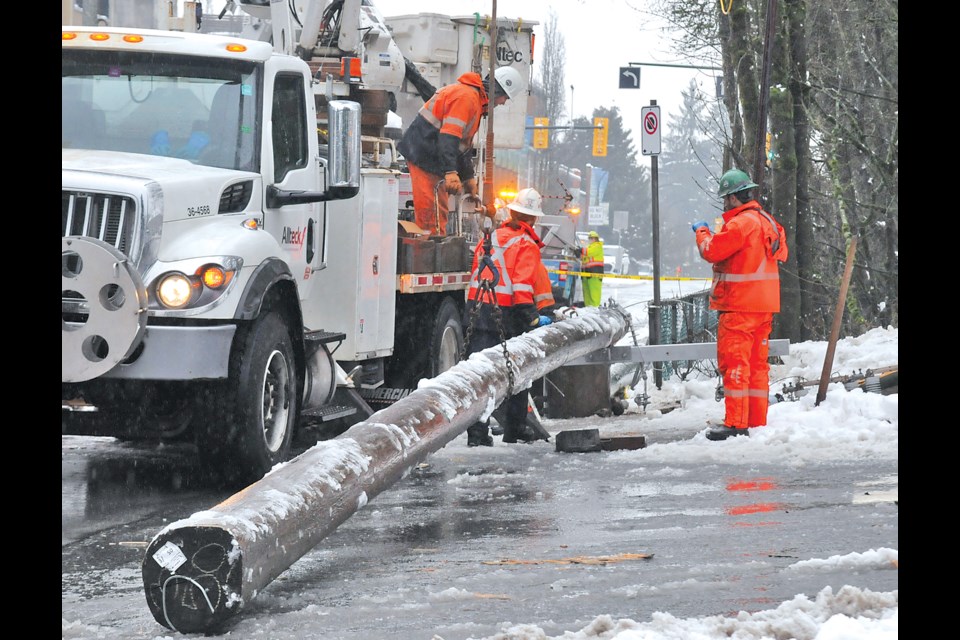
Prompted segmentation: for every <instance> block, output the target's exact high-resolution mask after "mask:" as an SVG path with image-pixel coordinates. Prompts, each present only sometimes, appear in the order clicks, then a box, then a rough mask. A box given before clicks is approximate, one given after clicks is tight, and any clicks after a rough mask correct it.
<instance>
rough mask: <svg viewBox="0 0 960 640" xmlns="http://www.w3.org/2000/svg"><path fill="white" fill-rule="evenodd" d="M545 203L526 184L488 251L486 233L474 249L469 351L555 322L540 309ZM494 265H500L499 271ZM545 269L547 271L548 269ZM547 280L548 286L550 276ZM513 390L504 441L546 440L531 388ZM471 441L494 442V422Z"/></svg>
mask: <svg viewBox="0 0 960 640" xmlns="http://www.w3.org/2000/svg"><path fill="white" fill-rule="evenodd" d="M542 203H543V198H542V197H541V196H540V194H539V193H538V192H537V190H536V189H521V190H520V192H519V193H518V194H517V197H516V198H515V199H514V200H513V202H511V203H510V204H508V205H507V208H508V209H509V211H510V220H508V221H506V222H504V223H503V224H501V225H500V226H499V227H498V228H497V229H494V230H493V231H492V232H491V233H490V254H489V256H488V255H487V248H486V247H485V238H481V239H480V241H479V242H478V243H477V246H476V248H475V249H474V254H473V271H472V276H471V280H470V289H469V291H468V292H467V308H466V313H465V318H464V323H465V326H467V327H468V335H469V336H470V343H469V344H468V345H467V352H468V353H469V354H473V353H477V352H478V351H483V350H484V349H487V348H489V347H493V346H497V345H499V344H501V342H502V341H503V340H508V339H510V338H514V337H516V336H519V335H521V334H523V333H524V332H525V331H529V330H531V329H535V328H537V327H543V326H546V325H548V324H551V323H552V321H553V320H552V317H551V316H549V315H543V314H540V313H539V312H538V311H537V304H536V301H535V293H536V291H538V290H541V288H542V286H543V285H542V284H540V285H537V284H536V283H537V279H538V276H539V274H540V273H541V269H543V262H542V260H541V258H540V248H541V247H542V246H543V243H542V242H541V241H540V237H539V236H538V235H537V233H536V231H535V230H534V229H533V224H534V223H535V222H536V219H537V218H539V217H541V216H542V215H543V209H542ZM491 265H492V267H493V268H494V269H496V272H497V273H496V275H494V273H493V270H492V269H491V268H490V266H491ZM542 273H543V275H546V270H544V271H543V272H542ZM547 280H548V282H547V286H548V287H549V278H548V279H547ZM482 281H487V282H489V283H491V284H492V285H493V287H492V289H487V288H484V287H483V286H482V284H483V283H482ZM498 312H499V313H498ZM498 315H499V320H498ZM501 329H502V333H501ZM514 391H515V393H514V394H513V395H512V396H510V397H509V398H507V399H506V400H505V401H504V403H503V404H504V409H505V411H504V422H505V423H506V424H504V425H503V441H504V442H507V443H513V442H518V441H522V442H533V441H535V440H539V439H542V436H541V434H538V433H536V432H535V431H534V430H533V429H532V428H531V427H530V426H529V425H527V424H526V418H527V396H528V395H529V394H528V392H527V390H526V389H524V390H521V391H518V390H514ZM467 445H468V446H471V447H476V446H486V447H489V446H492V445H493V438H492V437H490V433H489V421H487V420H483V421H480V422H476V423H474V424H473V425H471V426H470V427H469V428H468V429H467Z"/></svg>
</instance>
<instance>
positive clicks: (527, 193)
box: [507, 187, 543, 218]
mask: <svg viewBox="0 0 960 640" xmlns="http://www.w3.org/2000/svg"><path fill="white" fill-rule="evenodd" d="M507 208H508V209H513V210H514V211H518V212H520V213H525V214H527V215H528V216H535V217H537V218H539V217H540V216H542V215H543V196H541V195H540V194H539V193H538V192H537V190H536V189H534V188H532V187H527V188H526V189H520V192H519V193H518V194H517V197H516V198H514V199H513V202H511V203H510V204H508V205H507Z"/></svg>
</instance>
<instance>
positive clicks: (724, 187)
mask: <svg viewBox="0 0 960 640" xmlns="http://www.w3.org/2000/svg"><path fill="white" fill-rule="evenodd" d="M756 186H758V185H757V184H756V183H754V182H753V181H752V180H750V176H748V175H747V174H746V173H745V172H743V171H740V170H739V169H731V170H730V171H727V172H726V173H725V174H723V175H722V176H721V177H720V190H719V191H718V195H719V196H720V197H721V198H722V197H723V196H728V195H730V194H731V193H737V192H739V191H745V190H747V189H753V188H754V187H756Z"/></svg>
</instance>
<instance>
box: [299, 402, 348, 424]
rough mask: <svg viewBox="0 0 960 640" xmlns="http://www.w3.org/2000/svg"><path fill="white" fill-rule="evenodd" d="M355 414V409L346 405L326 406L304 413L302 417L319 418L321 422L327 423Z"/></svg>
mask: <svg viewBox="0 0 960 640" xmlns="http://www.w3.org/2000/svg"><path fill="white" fill-rule="evenodd" d="M356 412H357V408H356V407H351V406H350V405H346V404H328V405H324V406H322V407H320V408H319V409H311V410H308V411H304V412H303V415H304V416H308V417H311V418H319V419H320V421H321V422H329V421H331V420H336V419H338V418H346V417H347V416H352V415H353V414H355V413H356Z"/></svg>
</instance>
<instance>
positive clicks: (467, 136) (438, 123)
mask: <svg viewBox="0 0 960 640" xmlns="http://www.w3.org/2000/svg"><path fill="white" fill-rule="evenodd" d="M488 104H489V100H488V99H487V92H486V90H485V89H484V86H483V79H482V78H481V77H480V74H479V73H474V72H469V73H464V74H463V75H461V76H460V77H459V78H457V82H456V83H454V84H449V85H447V86H445V87H441V88H440V89H438V90H437V92H436V93H435V94H433V97H431V98H430V99H429V100H427V101H426V103H424V105H423V106H422V107H421V108H420V111H419V112H418V113H417V117H416V118H414V120H413V122H412V123H410V126H409V127H407V131H406V133H404V135H403V138H402V139H401V140H400V143H399V144H398V145H397V150H398V151H399V152H400V153H401V154H403V157H404V158H406V160H407V162H409V163H412V164H415V165H417V166H418V167H420V168H421V169H423V170H424V171H427V172H428V173H433V174H436V175H439V176H442V175H444V174H445V173H447V172H449V171H457V172H458V173H459V174H460V179H461V180H469V179H470V178H472V177H473V175H474V172H473V162H472V158H471V157H470V154H469V153H468V152H469V151H470V150H471V149H472V148H473V137H474V136H475V135H476V134H477V130H478V129H479V128H480V118H481V117H482V116H483V114H484V113H486V111H487V105H488Z"/></svg>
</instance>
